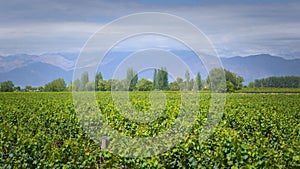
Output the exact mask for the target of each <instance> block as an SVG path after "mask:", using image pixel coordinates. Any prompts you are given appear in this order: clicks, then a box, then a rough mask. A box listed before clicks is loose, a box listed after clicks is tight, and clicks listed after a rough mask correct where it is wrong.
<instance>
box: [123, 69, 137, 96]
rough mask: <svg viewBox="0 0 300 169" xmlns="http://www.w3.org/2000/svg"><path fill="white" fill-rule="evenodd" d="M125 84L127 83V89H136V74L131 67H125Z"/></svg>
mask: <svg viewBox="0 0 300 169" xmlns="http://www.w3.org/2000/svg"><path fill="white" fill-rule="evenodd" d="M126 80H127V84H128V85H129V88H128V90H129V91H133V90H135V89H136V84H137V82H138V74H137V73H136V72H135V71H134V70H133V69H132V68H129V69H127V77H126Z"/></svg>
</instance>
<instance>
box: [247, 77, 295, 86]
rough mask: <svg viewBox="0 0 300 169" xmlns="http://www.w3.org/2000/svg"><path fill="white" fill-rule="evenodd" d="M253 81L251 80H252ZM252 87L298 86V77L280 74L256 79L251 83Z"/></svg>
mask: <svg viewBox="0 0 300 169" xmlns="http://www.w3.org/2000/svg"><path fill="white" fill-rule="evenodd" d="M252 83H253V82H252ZM252 85H253V87H273V88H300V77H298V76H282V77H268V78H263V79H257V80H255V81H254V84H252Z"/></svg>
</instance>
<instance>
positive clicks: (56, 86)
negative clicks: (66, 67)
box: [45, 78, 66, 92]
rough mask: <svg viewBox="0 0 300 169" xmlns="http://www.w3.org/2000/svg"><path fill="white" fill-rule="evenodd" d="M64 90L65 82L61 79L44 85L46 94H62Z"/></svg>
mask: <svg viewBox="0 0 300 169" xmlns="http://www.w3.org/2000/svg"><path fill="white" fill-rule="evenodd" d="M65 90H66V83H65V80H64V79H62V78H59V79H56V80H53V81H52V82H50V83H47V84H46V85H45V91H46V92H62V91H65Z"/></svg>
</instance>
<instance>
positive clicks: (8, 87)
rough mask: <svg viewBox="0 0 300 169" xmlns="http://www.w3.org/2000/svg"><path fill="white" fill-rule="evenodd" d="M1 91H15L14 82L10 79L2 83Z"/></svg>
mask: <svg viewBox="0 0 300 169" xmlns="http://www.w3.org/2000/svg"><path fill="white" fill-rule="evenodd" d="M0 91H1V92H13V91H14V84H13V82H12V81H10V80H8V81H5V82H2V83H0Z"/></svg>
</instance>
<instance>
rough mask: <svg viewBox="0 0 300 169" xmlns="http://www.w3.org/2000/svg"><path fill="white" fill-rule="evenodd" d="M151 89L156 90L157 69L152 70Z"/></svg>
mask: <svg viewBox="0 0 300 169" xmlns="http://www.w3.org/2000/svg"><path fill="white" fill-rule="evenodd" d="M153 89H158V76H157V69H154V73H153Z"/></svg>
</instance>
